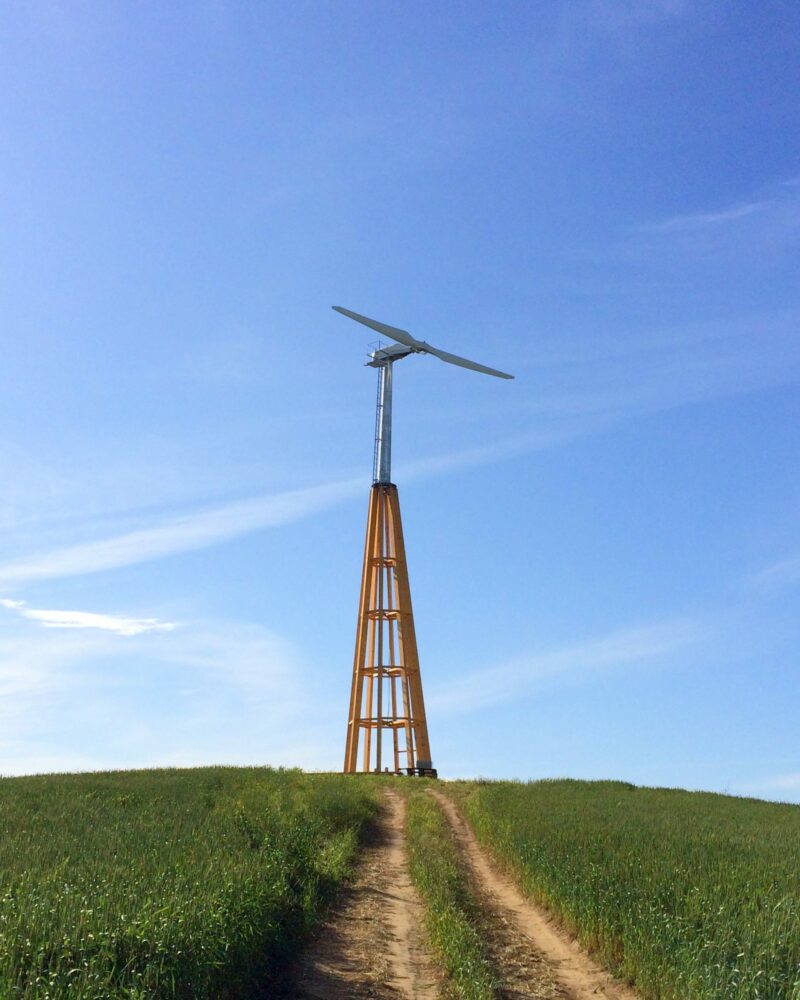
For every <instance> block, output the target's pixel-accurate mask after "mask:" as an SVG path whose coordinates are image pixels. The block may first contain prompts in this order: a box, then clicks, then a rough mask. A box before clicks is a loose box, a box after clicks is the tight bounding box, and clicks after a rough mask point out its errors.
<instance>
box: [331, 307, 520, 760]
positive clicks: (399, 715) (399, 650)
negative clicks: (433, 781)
mask: <svg viewBox="0 0 800 1000" xmlns="http://www.w3.org/2000/svg"><path fill="white" fill-rule="evenodd" d="M333 308H334V309H335V310H336V312H339V313H341V314H342V315H343V316H347V317H349V318H350V319H353V320H355V321H356V322H357V323H362V324H363V325H364V326H368V327H369V328H370V329H372V330H375V331H376V332H377V333H380V334H382V335H383V336H384V337H389V338H390V339H391V340H394V341H395V343H394V344H389V345H388V346H386V347H383V346H379V347H377V348H376V349H375V350H374V351H372V352H371V353H370V360H369V361H368V362H367V365H368V366H369V367H371V368H377V369H378V402H377V412H376V416H375V453H374V460H373V471H372V489H371V491H370V498H369V511H368V514H367V538H366V543H365V545H364V565H363V569H362V573H361V599H360V602H359V609H358V626H357V629H356V648H355V656H354V658H353V681H352V685H351V689H350V711H349V714H348V719H347V740H346V745H345V758H344V772H345V774H353V773H355V772H357V771H359V770H361V771H373V772H376V773H380V772H381V771H382V770H386V771H388V770H389V767H385V768H384V767H383V766H382V765H383V735H384V731H386V730H388V731H389V732H390V733H391V738H392V761H393V765H394V766H393V767H392V770H393V771H394V773H395V774H403V773H406V774H409V775H415V774H416V775H423V776H428V777H434V778H435V777H436V770H435V768H434V767H433V763H432V760H431V751H430V742H429V740H428V723H427V719H426V716H425V701H424V698H423V695H422V679H421V677H420V670H419V655H418V652H417V640H416V633H415V631H414V615H413V611H412V608H411V589H410V586H409V582H408V567H407V565H406V554H405V543H404V541H403V525H402V521H401V519H400V500H399V497H398V493H397V487H396V486H395V485H394V483H393V482H392V481H391V469H392V366H393V365H394V363H395V361H400V360H402V359H403V358H407V357H408V356H409V355H410V354H432V355H433V356H434V357H437V358H439V359H440V360H442V361H446V362H447V363H448V364H451V365H457V366H458V367H459V368H468V369H470V370H471V371H475V372H480V373H481V374H483V375H494V376H496V377H497V378H505V379H511V378H513V377H514V376H513V375H508V374H507V373H506V372H501V371H498V370H497V369H496V368H488V367H487V366H486V365H479V364H478V363H477V362H475V361H470V360H468V359H467V358H462V357H459V356H458V355H457V354H449V353H448V352H447V351H442V350H440V349H439V348H438V347H433V346H432V345H431V344H428V343H426V342H425V341H424V340H417V339H416V338H415V337H412V336H411V334H410V333H409V332H408V331H407V330H401V329H399V328H398V327H395V326H388V325H387V324H386V323H380V322H378V320H375V319H370V318H369V317H368V316H362V315H361V314H360V313H356V312H351V311H350V310H349V309H344V308H343V307H342V306H333ZM362 733H363V734H364V740H363V751H362V758H361V767H359V763H358V756H359V746H360V744H361V734H362ZM373 734H374V736H375V740H374V751H373V739H372V737H373Z"/></svg>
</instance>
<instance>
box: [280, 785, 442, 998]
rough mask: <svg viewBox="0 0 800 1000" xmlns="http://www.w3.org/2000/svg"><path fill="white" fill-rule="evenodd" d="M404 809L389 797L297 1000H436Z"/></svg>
mask: <svg viewBox="0 0 800 1000" xmlns="http://www.w3.org/2000/svg"><path fill="white" fill-rule="evenodd" d="M405 826H406V803H405V799H404V798H403V796H401V795H399V794H398V793H397V792H393V791H389V790H387V791H386V793H385V795H384V799H383V803H382V807H381V811H380V815H379V816H378V820H377V822H376V824H375V827H374V829H373V831H372V833H371V835H370V836H369V838H368V841H367V843H366V845H365V846H364V848H363V850H362V852H361V858H360V860H359V863H358V867H357V869H356V872H355V875H354V877H353V879H352V881H351V883H350V885H349V887H348V888H347V889H346V890H345V892H344V893H343V895H342V898H341V899H340V901H339V903H338V904H337V905H336V906H335V907H334V909H333V910H332V911H331V913H330V915H329V917H328V919H327V920H326V921H325V923H324V924H323V925H322V927H321V928H320V929H319V931H318V932H317V934H316V935H315V937H314V940H313V941H312V943H311V945H310V947H309V948H308V950H307V952H306V954H305V955H304V957H303V958H302V960H301V963H300V967H299V970H298V974H297V976H296V978H295V985H294V987H293V988H292V989H291V990H290V991H289V992H288V993H286V994H284V995H285V996H287V997H292V998H296V1000H398V998H402V1000H435V998H437V997H438V996H439V990H438V988H437V986H436V981H437V976H436V972H435V971H434V967H433V965H432V963H431V961H430V959H429V956H428V952H427V949H426V946H425V939H424V937H423V932H422V930H421V928H422V921H423V915H422V909H421V904H420V903H419V901H418V900H417V896H416V893H415V892H414V889H413V886H412V884H411V879H410V877H409V874H408V862H407V858H406V848H405Z"/></svg>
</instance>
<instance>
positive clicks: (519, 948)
mask: <svg viewBox="0 0 800 1000" xmlns="http://www.w3.org/2000/svg"><path fill="white" fill-rule="evenodd" d="M431 794H432V795H433V796H434V797H435V798H436V800H437V802H439V804H440V805H441V806H442V809H443V810H444V814H445V816H446V817H447V819H448V821H449V823H450V825H451V826H452V828H453V831H454V833H455V836H456V840H457V842H458V844H459V846H460V847H461V849H462V851H463V854H464V858H465V860H466V861H467V863H468V865H469V868H470V872H471V874H472V876H473V878H474V881H475V885H476V887H477V889H478V891H479V892H480V893H481V895H482V896H483V897H484V898H485V900H486V902H487V919H486V923H487V931H486V934H487V940H488V943H489V946H490V949H491V951H492V958H493V960H494V961H495V962H496V964H497V969H498V972H499V973H500V975H501V977H502V980H503V983H504V990H503V995H504V997H506V998H507V1000H512V998H513V1000H522V998H536V1000H538V998H542V1000H544V998H547V1000H549V998H554V997H569V998H570V1000H602V998H605V1000H637V996H636V994H635V993H634V992H633V991H632V990H630V989H629V988H628V987H626V986H624V985H623V984H621V983H619V982H617V981H616V980H615V979H614V978H613V977H612V976H611V975H610V974H609V973H608V972H606V971H605V970H604V969H602V968H601V967H600V966H599V965H597V963H596V962H593V961H592V959H591V958H589V956H588V955H587V954H586V952H584V951H583V950H582V949H581V947H580V946H579V945H578V943H577V942H576V941H572V940H570V939H569V937H568V936H567V935H566V934H564V933H563V932H562V931H560V930H559V929H557V928H556V927H555V926H554V924H553V923H552V921H551V920H550V919H549V918H548V917H547V915H546V913H545V912H544V911H543V910H541V909H539V908H538V907H537V906H535V905H534V904H533V903H532V902H531V901H530V900H528V899H526V898H525V897H524V896H523V895H522V893H521V892H520V890H519V889H518V888H517V887H516V886H515V885H514V884H513V883H512V882H511V880H510V879H508V878H507V877H506V876H505V875H503V874H502V873H500V872H499V871H498V869H497V868H496V867H495V866H494V865H493V864H492V863H491V862H490V861H489V859H488V857H487V856H486V854H485V853H484V851H483V850H482V849H481V847H480V846H479V845H478V842H477V840H476V838H475V835H474V833H473V832H472V830H471V829H470V827H469V826H468V824H467V823H466V821H465V820H464V818H463V817H462V815H461V813H460V812H459V810H458V809H457V807H456V806H455V804H454V803H453V802H452V801H451V800H450V799H449V798H448V796H447V795H445V794H444V792H438V791H432V792H431Z"/></svg>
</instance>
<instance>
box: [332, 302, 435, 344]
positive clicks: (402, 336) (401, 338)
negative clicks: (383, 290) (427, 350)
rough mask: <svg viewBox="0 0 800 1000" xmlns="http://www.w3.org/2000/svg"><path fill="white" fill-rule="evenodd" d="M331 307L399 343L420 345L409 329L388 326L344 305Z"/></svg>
mask: <svg viewBox="0 0 800 1000" xmlns="http://www.w3.org/2000/svg"><path fill="white" fill-rule="evenodd" d="M331 308H332V309H335V310H336V312H338V313H341V314H342V316H348V317H349V318H350V319H354V320H355V321H356V323H363V324H364V326H368V327H369V328H370V329H371V330H376V331H377V332H378V333H382V334H383V335H384V337H391V339H392V340H396V341H397V342H398V344H405V345H406V347H413V348H414V349H415V350H416V349H417V348H419V347H420V341H418V340H415V339H414V338H413V337H412V336H411V334H410V333H409V332H408V330H398V329H397V327H396V326H387V324H386V323H379V322H378V321H377V320H376V319H370V318H369V317H368V316H362V315H361V314H360V313H354V312H351V311H350V310H349V309H345V308H343V307H342V306H331Z"/></svg>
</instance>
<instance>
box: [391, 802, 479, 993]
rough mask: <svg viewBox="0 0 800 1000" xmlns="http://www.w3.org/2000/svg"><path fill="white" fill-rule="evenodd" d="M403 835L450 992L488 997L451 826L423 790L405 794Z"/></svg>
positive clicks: (472, 913) (470, 902)
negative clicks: (406, 804) (405, 835)
mask: <svg viewBox="0 0 800 1000" xmlns="http://www.w3.org/2000/svg"><path fill="white" fill-rule="evenodd" d="M407 837H408V852H409V866H410V869H411V878H412V880H413V881H414V884H415V885H416V886H417V889H418V890H419V892H420V894H421V896H422V898H423V902H424V904H425V910H426V923H427V926H428V931H429V933H430V936H431V941H432V943H433V945H434V947H435V948H436V950H437V952H438V953H439V956H440V958H441V961H442V964H443V965H444V968H445V971H446V972H447V974H448V976H449V978H450V984H451V992H452V994H453V995H454V996H456V997H458V998H460V1000H492V998H493V997H494V996H495V990H494V985H495V980H494V975H493V972H492V969H491V966H490V964H489V959H488V955H487V951H486V946H485V943H484V941H483V939H482V937H481V935H480V933H479V931H478V930H477V928H476V923H475V917H476V913H477V907H476V904H475V901H474V900H473V898H472V896H471V894H470V890H469V888H468V885H467V880H466V878H465V875H464V872H463V870H462V868H461V866H460V863H459V855H458V849H457V847H456V844H455V842H454V840H453V835H452V833H451V831H450V826H449V824H448V823H447V820H446V819H445V818H444V816H443V815H442V811H441V808H440V807H439V805H438V803H437V802H435V801H434V799H432V798H431V797H430V796H429V795H426V794H425V793H424V792H416V791H415V792H412V793H411V795H410V796H409V801H408V826H407Z"/></svg>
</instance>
